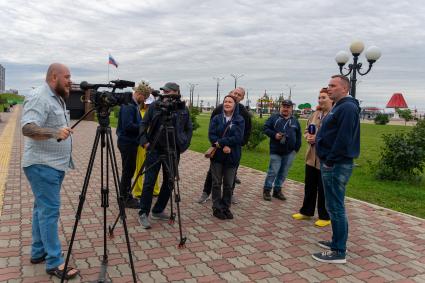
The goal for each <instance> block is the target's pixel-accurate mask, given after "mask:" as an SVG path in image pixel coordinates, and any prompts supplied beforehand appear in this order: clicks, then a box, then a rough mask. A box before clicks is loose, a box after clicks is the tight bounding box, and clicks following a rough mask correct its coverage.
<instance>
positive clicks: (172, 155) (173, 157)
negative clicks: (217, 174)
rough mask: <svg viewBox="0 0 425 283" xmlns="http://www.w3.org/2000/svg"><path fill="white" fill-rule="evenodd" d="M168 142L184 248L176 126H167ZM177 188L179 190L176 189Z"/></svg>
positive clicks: (173, 186)
mask: <svg viewBox="0 0 425 283" xmlns="http://www.w3.org/2000/svg"><path fill="white" fill-rule="evenodd" d="M165 136H166V142H167V150H168V151H169V152H168V164H169V169H170V170H169V172H170V180H171V184H172V192H171V194H173V193H174V198H175V201H176V207H177V216H178V219H179V222H178V223H179V234H180V243H179V245H178V247H179V248H180V249H182V248H184V247H185V246H186V240H187V238H186V237H184V236H183V228H182V221H181V214H180V187H179V179H180V176H179V171H178V162H177V159H178V158H177V157H178V156H177V148H176V136H175V131H174V127H172V126H170V127H166V135H165ZM170 138H171V140H172V141H173V144H172V147H173V148H171V144H170ZM176 188H177V191H176Z"/></svg>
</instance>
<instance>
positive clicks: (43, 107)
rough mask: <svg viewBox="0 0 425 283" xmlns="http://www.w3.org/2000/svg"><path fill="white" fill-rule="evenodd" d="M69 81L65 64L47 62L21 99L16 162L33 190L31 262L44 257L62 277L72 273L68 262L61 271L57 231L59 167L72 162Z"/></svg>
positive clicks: (62, 173)
mask: <svg viewBox="0 0 425 283" xmlns="http://www.w3.org/2000/svg"><path fill="white" fill-rule="evenodd" d="M70 87H71V73H70V71H69V69H68V68H67V67H66V66H65V65H63V64H60V63H54V64H52V65H50V66H49V69H48V70H47V75H46V82H45V83H44V84H43V85H42V86H41V87H39V88H37V89H35V90H34V92H33V93H32V94H31V95H30V96H28V97H27V98H26V99H25V101H24V107H23V113H22V119H21V125H22V134H23V135H24V136H25V137H26V138H25V149H24V155H23V158H22V167H23V169H24V172H25V175H26V176H27V179H28V181H29V183H30V185H31V190H32V192H33V195H34V207H33V214H32V244H31V263H33V264H37V263H42V262H44V261H46V272H47V273H48V274H51V275H54V276H56V277H59V278H61V277H62V274H63V273H64V272H65V279H71V278H74V277H75V276H76V275H77V274H78V270H76V269H75V268H72V267H70V268H68V270H66V271H64V260H63V256H62V248H61V242H60V240H59V235H58V220H59V213H60V203H61V200H60V190H61V185H62V181H63V178H64V176H65V172H66V171H67V170H68V169H69V168H73V167H74V166H73V162H72V157H71V152H72V136H71V134H72V130H71V128H70V125H69V123H70V121H69V117H68V115H67V110H66V105H65V101H64V99H66V98H67V97H68V96H69V91H70ZM58 139H60V140H61V142H58V141H57V140H58Z"/></svg>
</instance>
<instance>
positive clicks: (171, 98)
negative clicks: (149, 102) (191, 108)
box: [151, 90, 186, 115]
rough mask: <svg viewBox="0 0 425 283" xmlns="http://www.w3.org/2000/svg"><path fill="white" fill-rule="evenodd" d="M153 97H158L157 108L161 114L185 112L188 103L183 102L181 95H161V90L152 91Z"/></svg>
mask: <svg viewBox="0 0 425 283" xmlns="http://www.w3.org/2000/svg"><path fill="white" fill-rule="evenodd" d="M151 93H152V95H153V96H154V97H156V101H157V102H156V103H155V108H156V109H158V110H161V113H166V114H168V115H169V114H171V113H172V112H175V111H177V110H183V109H185V107H186V103H185V102H184V101H181V95H180V94H160V92H159V90H152V92H151Z"/></svg>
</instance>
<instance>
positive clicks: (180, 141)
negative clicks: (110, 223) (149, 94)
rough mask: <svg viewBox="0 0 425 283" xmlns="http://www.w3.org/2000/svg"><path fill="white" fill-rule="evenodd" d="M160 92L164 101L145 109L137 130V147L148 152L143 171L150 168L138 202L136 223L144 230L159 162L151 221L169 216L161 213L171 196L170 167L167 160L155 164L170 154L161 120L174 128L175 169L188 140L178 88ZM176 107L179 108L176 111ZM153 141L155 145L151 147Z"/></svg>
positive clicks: (186, 119) (188, 128)
mask: <svg viewBox="0 0 425 283" xmlns="http://www.w3.org/2000/svg"><path fill="white" fill-rule="evenodd" d="M161 90H162V91H163V93H164V98H163V99H162V101H158V100H157V101H155V102H154V103H152V104H151V105H150V106H149V109H148V111H147V112H146V114H145V116H144V117H143V121H142V124H141V126H140V134H141V136H140V140H139V143H140V145H142V146H143V147H144V148H146V149H147V150H148V153H147V157H146V160H145V168H150V169H149V170H148V171H146V173H145V179H144V182H143V191H142V196H141V198H140V211H139V223H140V224H141V225H142V227H143V228H145V229H149V228H150V227H151V225H150V223H149V219H148V216H149V212H150V211H151V205H152V193H153V188H154V185H155V181H156V178H157V176H158V173H159V169H160V167H161V163H162V162H165V164H162V165H163V166H162V168H163V171H162V173H163V182H162V186H161V190H160V193H159V196H158V200H157V201H156V203H155V205H154V207H153V208H152V216H151V218H152V219H158V220H169V218H170V216H169V215H167V214H166V213H165V212H164V210H165V207H166V206H167V203H168V199H169V198H170V195H171V193H172V191H171V190H172V185H171V184H170V180H169V173H170V172H168V170H167V168H169V166H170V164H168V158H167V160H165V161H162V162H159V163H158V162H157V161H158V160H159V159H160V156H163V155H165V154H171V153H170V149H169V148H167V144H166V142H165V141H166V132H165V128H164V130H161V126H165V119H168V118H170V123H172V126H173V128H174V137H175V148H176V156H173V157H172V158H175V159H177V160H175V161H176V166H178V163H179V160H180V154H181V153H183V152H184V151H186V150H187V149H188V148H189V145H190V141H191V139H192V121H191V119H190V114H189V110H188V108H187V107H186V106H185V105H184V104H182V102H180V101H179V99H178V98H179V97H180V87H179V85H178V84H176V83H172V82H169V83H166V84H165V85H164V86H163V87H162V88H161ZM177 104H178V105H179V107H177V108H178V109H174V108H173V107H172V106H173V105H177ZM167 105H168V106H170V107H168V106H167ZM166 106H167V107H166ZM180 106H182V107H181V108H180ZM170 108H171V109H170ZM158 135H159V136H158ZM157 137H159V138H157ZM169 138H170V136H169ZM155 139H156V140H157V143H156V144H152V142H154V140H155ZM169 146H170V147H171V148H174V140H170V144H169ZM173 161H174V160H173ZM174 173H175V172H174Z"/></svg>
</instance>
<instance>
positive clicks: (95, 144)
mask: <svg viewBox="0 0 425 283" xmlns="http://www.w3.org/2000/svg"><path fill="white" fill-rule="evenodd" d="M99 139H100V127H97V130H96V136H95V139H94V142H93V148H92V151H91V154H90V159H89V164H88V166H87V172H86V176H85V177H84V184H83V189H82V190H81V194H80V201H79V203H78V208H77V212H76V214H75V223H74V227H73V229H72V236H71V242H70V243H69V246H68V252H67V254H66V260H65V267H64V270H67V268H68V264H69V259H70V256H71V252H72V246H73V244H74V240H75V234H76V232H77V226H78V222H79V220H80V219H81V212H82V211H83V206H84V201H85V200H86V194H87V188H88V185H89V182H90V176H91V173H92V170H93V164H94V159H95V157H96V150H97V147H98V145H99ZM65 275H66V272H64V273H63V274H62V278H61V283H63V282H64V280H65Z"/></svg>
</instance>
